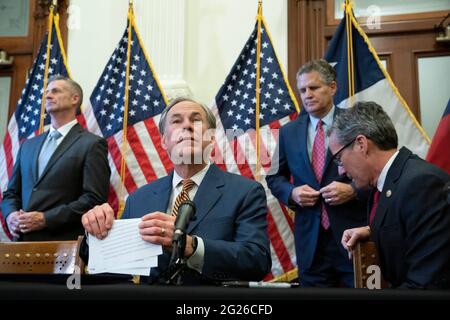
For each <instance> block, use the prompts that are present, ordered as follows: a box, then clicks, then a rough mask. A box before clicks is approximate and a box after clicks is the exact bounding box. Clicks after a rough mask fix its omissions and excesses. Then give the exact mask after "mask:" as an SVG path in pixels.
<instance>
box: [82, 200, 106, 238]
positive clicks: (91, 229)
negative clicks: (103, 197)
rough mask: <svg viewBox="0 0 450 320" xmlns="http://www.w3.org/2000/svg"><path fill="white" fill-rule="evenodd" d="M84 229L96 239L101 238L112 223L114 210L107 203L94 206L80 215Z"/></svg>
mask: <svg viewBox="0 0 450 320" xmlns="http://www.w3.org/2000/svg"><path fill="white" fill-rule="evenodd" d="M81 223H82V224H83V227H84V229H86V231H87V232H88V233H90V234H92V235H94V236H95V237H96V238H97V239H100V240H101V239H103V238H105V237H106V236H107V235H108V231H109V230H110V229H111V228H112V225H113V223H114V210H113V209H112V208H111V206H110V205H109V204H107V203H104V204H102V205H100V206H95V207H94V208H92V209H91V210H89V211H88V212H86V213H85V214H83V216H82V217H81Z"/></svg>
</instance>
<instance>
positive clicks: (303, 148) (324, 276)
mask: <svg viewBox="0 0 450 320" xmlns="http://www.w3.org/2000/svg"><path fill="white" fill-rule="evenodd" d="M297 87H298V90H299V92H300V97H301V99H302V102H303V108H304V110H306V112H304V113H302V114H300V115H299V117H298V118H297V119H296V120H295V121H292V122H290V123H288V124H286V125H285V126H283V127H282V128H281V130H280V134H279V143H278V156H279V161H278V163H276V161H275V160H274V161H273V163H276V164H278V167H276V166H274V165H273V166H272V170H273V171H272V172H271V174H270V175H269V176H267V179H266V180H267V183H268V186H269V188H270V189H271V191H272V193H273V194H274V196H275V197H277V198H278V199H279V200H280V201H282V202H283V203H284V204H286V205H288V206H290V207H291V208H292V209H293V210H295V213H296V215H295V246H296V254H297V264H298V267H299V277H300V279H299V280H300V282H301V284H302V286H305V287H311V286H315V287H339V286H347V287H353V267H352V264H351V263H350V261H349V260H348V259H347V253H346V252H345V250H343V249H342V246H341V245H340V240H341V236H342V232H343V231H344V230H345V229H347V228H352V227H356V226H361V225H364V222H365V203H362V202H361V201H358V200H357V199H356V198H357V194H356V192H355V190H354V188H353V187H352V185H351V181H350V179H348V178H347V177H346V176H341V175H340V174H339V172H338V166H337V165H336V164H335V163H333V161H331V159H332V156H331V153H330V152H329V149H328V137H327V131H328V130H329V128H330V127H331V125H332V123H333V119H334V117H335V115H337V114H339V112H341V110H340V109H338V108H336V107H335V106H334V104H333V97H334V95H335V93H336V90H337V84H336V71H335V70H334V69H333V67H332V66H331V65H330V64H328V62H326V61H325V60H323V59H321V60H313V61H310V62H308V63H306V64H305V65H303V66H302V67H301V68H300V70H299V71H298V73H297Z"/></svg>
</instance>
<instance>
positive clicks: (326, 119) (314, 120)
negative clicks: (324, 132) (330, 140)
mask: <svg viewBox="0 0 450 320" xmlns="http://www.w3.org/2000/svg"><path fill="white" fill-rule="evenodd" d="M335 109H336V108H335V106H334V104H333V106H332V107H331V109H330V111H329V112H328V113H327V114H326V115H325V117H323V118H322V119H319V118H316V117H314V116H312V115H309V120H310V121H311V124H312V126H313V128H314V130H316V128H317V123H318V122H319V120H322V121H323V122H324V123H325V125H326V127H327V128H330V127H331V125H332V124H333V118H334V110H335Z"/></svg>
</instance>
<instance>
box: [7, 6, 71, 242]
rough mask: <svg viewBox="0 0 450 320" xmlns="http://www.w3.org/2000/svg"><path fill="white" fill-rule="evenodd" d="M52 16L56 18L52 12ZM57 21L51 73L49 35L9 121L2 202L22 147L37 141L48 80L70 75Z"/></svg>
mask: <svg viewBox="0 0 450 320" xmlns="http://www.w3.org/2000/svg"><path fill="white" fill-rule="evenodd" d="M50 14H51V15H52V12H51V13H50ZM53 18H54V19H53V20H52V19H49V21H53V23H52V33H51V43H50V57H49V65H48V72H47V73H46V72H45V71H46V70H45V69H46V61H47V41H48V33H46V35H45V36H44V39H43V40H42V42H41V45H40V47H39V51H38V53H37V56H36V58H35V60H34V62H33V66H32V68H31V71H30V73H29V75H28V79H27V81H26V83H25V88H24V89H23V90H22V95H21V97H20V99H19V101H18V103H17V106H16V111H15V112H14V114H13V116H12V117H11V120H10V121H9V124H8V130H7V132H6V134H5V138H4V140H3V145H2V147H1V149H0V202H1V194H3V191H4V190H6V188H7V186H8V181H9V178H10V177H11V174H12V171H13V166H14V163H15V160H16V156H17V152H18V151H19V147H20V144H21V143H22V142H23V141H25V140H26V139H29V138H32V137H34V136H35V135H37V134H38V132H39V124H40V117H41V105H42V94H43V92H44V79H46V78H49V77H51V76H52V75H57V74H60V75H64V76H68V75H69V73H68V68H67V66H66V64H65V61H67V60H66V56H65V52H64V49H63V48H64V47H63V45H62V43H61V35H60V31H59V26H58V22H59V19H58V18H59V16H58V14H56V15H55V16H54V17H53ZM49 123H50V117H45V121H44V124H45V125H48V124H49ZM0 218H1V222H2V227H3V228H0V240H1V241H7V240H9V239H10V238H11V237H10V234H9V232H8V229H7V227H6V222H5V220H4V218H3V215H2V214H1V211H0Z"/></svg>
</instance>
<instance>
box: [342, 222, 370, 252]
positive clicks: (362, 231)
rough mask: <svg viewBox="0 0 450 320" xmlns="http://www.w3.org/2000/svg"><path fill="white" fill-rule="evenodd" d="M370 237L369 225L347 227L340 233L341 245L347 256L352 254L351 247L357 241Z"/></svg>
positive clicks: (352, 247)
mask: <svg viewBox="0 0 450 320" xmlns="http://www.w3.org/2000/svg"><path fill="white" fill-rule="evenodd" d="M369 237H370V227H369V226H366V227H359V228H353V229H347V230H345V231H344V233H343V234H342V240H341V243H342V246H343V247H344V249H345V250H347V252H348V258H349V259H351V258H352V256H353V249H354V247H355V245H356V242H358V241H364V240H367V239H369Z"/></svg>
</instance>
